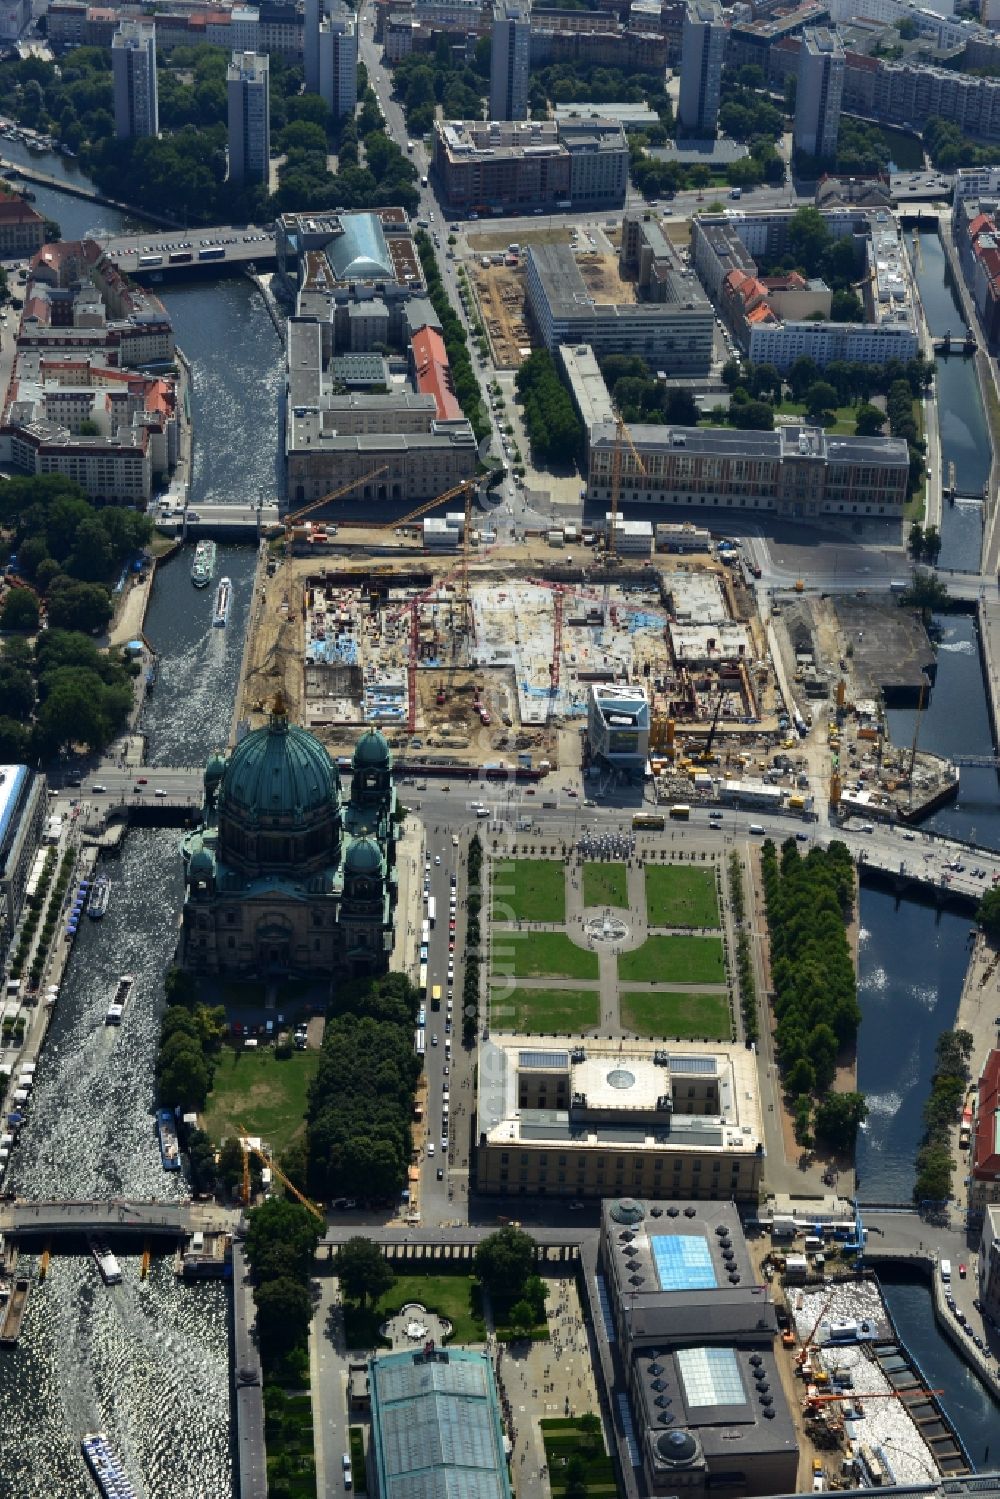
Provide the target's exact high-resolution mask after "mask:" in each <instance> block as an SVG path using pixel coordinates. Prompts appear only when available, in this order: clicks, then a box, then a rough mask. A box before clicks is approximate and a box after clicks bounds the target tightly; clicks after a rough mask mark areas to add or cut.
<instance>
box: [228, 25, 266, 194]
mask: <svg viewBox="0 0 1000 1499" xmlns="http://www.w3.org/2000/svg"><path fill="white" fill-rule="evenodd" d="M226 86H227V90H228V95H229V180H230V182H232V183H244V182H263V183H264V184H265V185H266V184H267V181H268V175H269V169H270V160H271V98H270V70H269V67H268V58H267V57H265V56H262V55H261V54H260V53H259V52H234V53H233V56H232V61H231V62H230V64H229V71H228V73H227V74H226Z"/></svg>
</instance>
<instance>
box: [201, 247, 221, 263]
mask: <svg viewBox="0 0 1000 1499" xmlns="http://www.w3.org/2000/svg"><path fill="white" fill-rule="evenodd" d="M225 256H226V247H225V245H209V247H208V249H207V250H199V251H198V259H199V260H224V259H225Z"/></svg>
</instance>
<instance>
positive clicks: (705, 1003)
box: [619, 989, 732, 1041]
mask: <svg viewBox="0 0 1000 1499" xmlns="http://www.w3.org/2000/svg"><path fill="white" fill-rule="evenodd" d="M619 1004H620V1009H621V1021H622V1028H623V1029H624V1030H628V1031H635V1032H636V1034H637V1035H640V1036H676V1037H678V1038H680V1039H684V1040H691V1041H698V1040H705V1041H728V1040H729V1037H730V1036H731V1035H732V1018H731V1016H730V1014H729V1001H728V999H727V998H726V996H725V995H724V994H664V993H662V992H661V993H657V992H656V991H655V990H654V991H642V992H640V993H635V992H633V991H631V990H628V989H626V990H623V991H622V993H621V994H620V996H619Z"/></svg>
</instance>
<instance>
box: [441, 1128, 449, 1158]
mask: <svg viewBox="0 0 1000 1499" xmlns="http://www.w3.org/2000/svg"><path fill="white" fill-rule="evenodd" d="M441 1149H442V1150H443V1151H444V1153H445V1155H447V1154H448V1133H447V1131H446V1130H445V1131H442V1134H441Z"/></svg>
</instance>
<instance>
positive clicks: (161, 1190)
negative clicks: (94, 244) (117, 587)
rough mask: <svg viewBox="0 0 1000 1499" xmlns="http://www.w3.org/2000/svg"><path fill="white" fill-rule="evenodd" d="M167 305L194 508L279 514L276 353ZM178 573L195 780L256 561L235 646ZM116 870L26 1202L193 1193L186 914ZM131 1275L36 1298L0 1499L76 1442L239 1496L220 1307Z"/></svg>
mask: <svg viewBox="0 0 1000 1499" xmlns="http://www.w3.org/2000/svg"><path fill="white" fill-rule="evenodd" d="M4 149H5V152H6V154H7V155H13V154H14V152H15V151H16V150H17V148H16V147H12V146H11V145H10V143H9V142H7V143H5V148H4ZM35 161H36V163H37V164H38V165H39V167H40V169H42V170H46V171H53V170H54V169H55V168H56V167H58V166H59V162H58V159H56V158H53V159H52V160H50V161H47V160H46V159H45V158H35ZM35 201H36V206H37V207H38V208H39V210H40V211H41V212H44V213H46V214H47V215H49V216H51V217H53V218H55V219H57V220H58V221H59V222H60V224H61V227H62V231H63V235H64V237H65V238H73V237H76V236H79V235H83V234H86V233H89V232H93V231H98V232H103V233H117V232H119V230H120V229H121V227H122V220H121V218H120V216H119V215H118V214H117V213H115V212H113V211H112V210H110V209H106V208H102V207H100V206H99V205H95V204H92V203H88V202H86V201H83V200H80V199H75V198H69V197H66V196H64V195H61V194H57V193H55V192H52V191H49V190H47V189H42V188H38V189H37V190H36V199H35ZM163 295H164V301H165V302H166V304H167V306H168V308H169V310H170V314H171V317H172V318H173V321H174V326H175V329H176V331H177V340H178V343H179V344H180V345H181V347H182V348H183V349H184V351H185V353H186V354H187V356H188V358H189V359H190V361H191V364H192V369H193V388H192V414H193V421H194V436H195V447H194V462H193V473H192V496H193V498H194V500H195V501H196V503H197V504H199V505H208V504H211V503H213V502H215V501H219V500H224V499H227V498H229V497H231V496H232V495H233V493H234V492H239V493H241V494H242V493H252V494H254V495H255V496H256V495H259V494H265V495H271V494H274V493H275V492H276V463H277V457H276V452H277V445H276V442H275V434H276V430H277V419H278V418H277V407H278V396H279V392H280V388H281V380H282V365H281V353H282V351H281V346H280V344H279V341H278V339H277V337H276V335H275V332H274V329H273V327H272V325H271V323H270V321H269V319H268V317H267V314H266V312H265V310H264V307H263V303H262V302H261V299H260V297H259V295H258V293H257V292H256V291H255V290H254V289H253V288H252V287H251V285H250V284H249V283H248V282H246V281H242V280H223V281H220V282H217V283H215V284H213V285H208V286H205V285H197V286H184V287H177V288H170V289H168V290H166V291H165V292H164V294H163ZM189 563H190V552H189V551H185V552H182V553H181V554H180V555H179V556H178V557H177V558H176V559H173V560H171V561H170V562H168V563H167V564H166V565H165V566H164V567H163V568H161V569H160V570H159V571H158V573H157V577H156V583H155V587H154V589H153V596H152V600H151V604H150V608H149V612H148V615H147V621H146V633H147V635H148V637H149V639H150V641H151V642H152V644H153V645H154V646H155V648H156V650H157V651H158V652H159V653H160V661H161V668H160V675H159V679H158V681H157V686H156V692H155V694H154V695H153V697H152V698H150V699H149V700H148V702H147V705H146V708H145V710H144V716H143V723H142V727H143V728H144V730H145V732H146V735H147V743H148V758H149V761H150V763H151V764H154V765H156V764H161V765H162V764H181V765H200V764H203V763H204V761H205V760H206V759H207V757H208V755H209V754H210V753H211V751H212V749H214V748H215V747H217V746H220V745H224V744H225V742H226V740H227V738H228V734H229V726H230V719H231V715H232V708H233V693H234V690H235V684H236V679H237V675H238V671H239V662H240V653H241V649H242V642H243V639H244V636H245V633H246V625H247V618H248V611H249V602H250V600H249V591H250V580H251V577H252V574H253V563H254V549H253V547H252V546H249V545H246V546H220V547H219V555H218V566H217V575H218V576H221V575H222V574H227V575H228V576H229V577H231V578H232V580H233V583H234V596H233V608H232V613H231V615H230V621H229V626H228V628H227V629H226V630H215V629H213V628H212V625H211V604H212V598H211V597H210V596H209V595H210V594H211V592H212V590H209V591H208V592H207V593H198V592H196V591H195V590H194V589H193V588H192V587H191V583H190V579H189V576H188V569H189ZM107 868H108V872H109V873H110V875H111V878H112V880H113V882H114V890H113V896H112V902H111V906H110V909H109V911H108V914H107V916H106V917H105V918H104V920H103V922H101V923H100V925H95V924H92V923H90V922H85V923H83V927H82V929H81V933H80V936H79V938H78V939H77V945H76V949H75V951H74V953H73V956H72V958H71V961H70V966H69V969H68V972H67V975H66V979H65V982H64V984H63V988H62V994H61V996H60V1002H59V1006H58V1007H57V1010H56V1013H55V1016H54V1018H53V1024H52V1029H51V1031H50V1033H49V1040H48V1044H47V1045H46V1048H45V1051H44V1053H43V1055H42V1058H41V1061H40V1064H39V1068H38V1074H37V1080H36V1089H35V1095H34V1099H33V1102H32V1110H31V1118H30V1121H29V1123H28V1125H27V1126H26V1128H25V1130H24V1133H23V1136H22V1143H21V1144H20V1146H19V1148H18V1150H17V1152H16V1153H15V1157H14V1161H13V1163H12V1173H11V1177H10V1184H11V1185H12V1186H13V1187H15V1189H16V1190H17V1191H18V1192H19V1193H21V1194H22V1195H24V1196H26V1197H42V1196H49V1195H52V1196H67V1197H81V1196H88V1195H95V1196H99V1197H108V1196H112V1195H117V1194H125V1195H135V1196H147V1197H148V1196H154V1195H155V1196H167V1197H169V1196H174V1195H176V1194H178V1193H183V1192H184V1191H185V1190H186V1187H185V1184H184V1183H183V1182H179V1181H177V1179H176V1178H174V1177H172V1176H169V1175H167V1174H165V1173H164V1172H163V1170H162V1168H161V1166H160V1159H159V1153H158V1149H157V1146H156V1140H155V1136H154V1132H153V1117H152V1108H153V1103H154V1097H155V1094H154V1082H155V1079H154V1076H153V1059H154V1057H155V1050H156V1033H157V1027H158V1023H159V1015H160V1012H161V1009H162V1001H163V984H162V980H163V972H164V969H165V967H166V965H167V964H168V962H169V960H170V956H171V954H172V951H173V946H174V940H175V933H176V921H177V915H178V912H179V909H180V902H181V881H180V861H179V858H178V855H177V834H176V832H174V831H151V830H145V831H141V832H134V833H131V834H130V835H129V837H128V839H127V841H126V844H125V848H124V851H123V854H122V857H121V859H120V860H119V861H113V862H111V863H109V864H108V866H107ZM125 972H131V973H134V974H135V975H136V978H137V984H136V987H135V990H134V992H133V998H132V1000H131V1003H130V1005H129V1008H128V1011H127V1012H126V1015H125V1020H124V1023H123V1025H122V1026H121V1028H120V1030H111V1029H108V1028H106V1027H105V1025H104V1023H103V1020H104V1010H105V1008H106V1006H107V1001H108V996H109V993H110V990H111V987H112V985H113V984H114V982H115V980H116V979H117V977H118V975H119V974H121V973H125ZM123 1269H124V1273H125V1279H124V1283H123V1284H122V1285H121V1286H120V1287H116V1288H113V1289H108V1288H106V1287H104V1286H103V1284H102V1283H101V1282H100V1280H99V1278H98V1276H97V1272H96V1269H95V1267H94V1265H93V1264H92V1262H91V1261H90V1260H88V1259H81V1258H63V1257H59V1258H57V1259H55V1260H54V1261H53V1263H52V1266H51V1269H50V1272H49V1276H48V1279H47V1280H46V1281H45V1282H44V1283H43V1284H36V1286H35V1288H34V1290H33V1292H32V1296H31V1300H30V1303H29V1308H28V1315H27V1318H26V1320H25V1331H24V1335H23V1337H22V1340H21V1343H20V1345H19V1346H18V1348H17V1350H16V1351H14V1352H13V1353H9V1354H7V1355H5V1356H4V1357H3V1358H0V1402H2V1405H3V1409H4V1410H5V1412H7V1413H8V1418H7V1419H5V1420H4V1421H3V1422H2V1423H0V1493H2V1494H11V1495H13V1494H17V1495H18V1496H23V1499H51V1496H53V1495H58V1496H59V1499H91V1496H92V1494H93V1492H94V1488H93V1483H92V1481H91V1479H90V1478H89V1476H88V1474H87V1473H86V1470H85V1469H84V1467H83V1463H82V1460H81V1458H80V1455H79V1438H80V1436H81V1435H82V1433H83V1432H84V1431H85V1430H88V1429H91V1428H94V1427H99V1428H102V1429H104V1430H106V1431H108V1433H109V1435H110V1436H111V1437H112V1440H113V1441H114V1443H115V1445H116V1447H118V1449H119V1450H120V1451H121V1453H122V1455H123V1457H124V1459H125V1463H126V1467H127V1468H128V1470H129V1471H130V1473H131V1474H133V1475H134V1476H135V1477H136V1478H138V1479H139V1481H140V1483H141V1484H144V1486H145V1492H146V1494H147V1496H148V1499H228V1496H229V1495H231V1494H232V1491H233V1479H232V1456H231V1440H230V1401H229V1354H228V1316H227V1293H226V1291H225V1289H224V1288H223V1287H222V1286H220V1285H203V1286H197V1287H188V1286H182V1285H181V1284H180V1282H178V1281H177V1280H176V1278H175V1276H174V1274H173V1267H172V1264H170V1263H169V1262H168V1261H165V1260H159V1261H154V1263H153V1267H152V1270H151V1273H150V1276H149V1279H148V1280H147V1281H145V1282H143V1281H141V1280H140V1278H139V1261H138V1260H137V1259H125V1260H124V1261H123ZM14 1412H16V1413H17V1418H16V1420H14V1419H10V1417H11V1415H12V1413H14Z"/></svg>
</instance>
